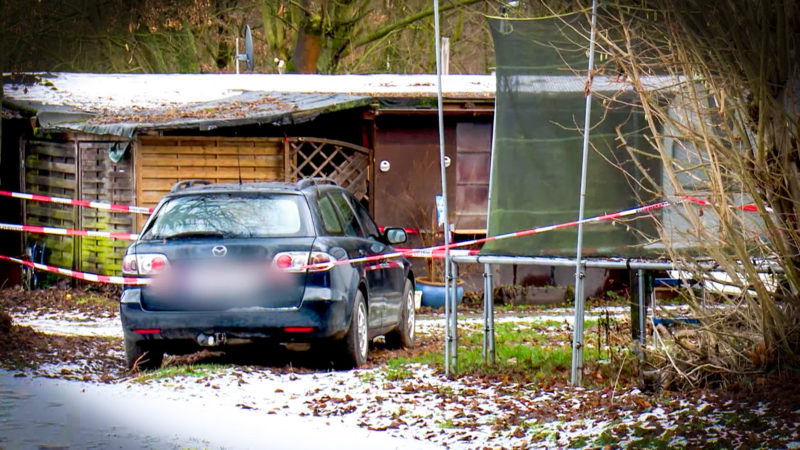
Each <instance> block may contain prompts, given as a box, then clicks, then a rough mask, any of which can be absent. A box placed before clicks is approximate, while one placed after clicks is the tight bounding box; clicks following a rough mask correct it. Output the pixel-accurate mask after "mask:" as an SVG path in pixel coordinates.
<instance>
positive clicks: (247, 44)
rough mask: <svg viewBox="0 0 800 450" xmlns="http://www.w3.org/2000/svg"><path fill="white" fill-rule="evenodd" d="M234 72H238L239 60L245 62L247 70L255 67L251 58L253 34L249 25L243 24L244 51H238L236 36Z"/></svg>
mask: <svg viewBox="0 0 800 450" xmlns="http://www.w3.org/2000/svg"><path fill="white" fill-rule="evenodd" d="M234 59H235V60H236V74H237V75H238V74H239V61H245V62H246V63H247V70H253V68H255V61H254V60H253V34H252V33H251V32H250V25H245V26H244V53H239V38H238V37H237V38H236V57H235V58H234Z"/></svg>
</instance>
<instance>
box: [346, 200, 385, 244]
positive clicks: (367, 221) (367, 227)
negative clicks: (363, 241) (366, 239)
mask: <svg viewBox="0 0 800 450" xmlns="http://www.w3.org/2000/svg"><path fill="white" fill-rule="evenodd" d="M353 203H354V205H355V208H356V213H357V214H358V218H359V219H360V220H361V226H362V227H363V228H364V232H365V233H366V234H367V236H371V237H374V238H376V239H377V238H378V237H380V235H381V233H380V231H378V226H377V225H375V221H373V220H372V217H370V215H369V212H368V211H367V208H365V207H364V205H362V204H361V203H358V202H353Z"/></svg>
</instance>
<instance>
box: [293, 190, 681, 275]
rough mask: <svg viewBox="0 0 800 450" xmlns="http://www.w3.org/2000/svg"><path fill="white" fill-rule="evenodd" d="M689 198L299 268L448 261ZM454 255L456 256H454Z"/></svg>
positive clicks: (632, 214) (669, 204)
mask: <svg viewBox="0 0 800 450" xmlns="http://www.w3.org/2000/svg"><path fill="white" fill-rule="evenodd" d="M684 201H686V199H681V200H680V201H677V202H669V201H662V202H658V203H651V204H649V205H644V206H640V207H637V208H632V209H626V210H623V211H618V212H614V213H609V214H603V215H600V216H595V217H589V218H587V219H583V220H573V221H571V222H564V223H559V224H555V225H547V226H543V227H536V228H531V229H528V230H521V231H515V232H513V233H506V234H498V235H495V236H488V237H485V238H480V239H472V240H469V241H461V242H455V243H452V244H448V245H437V246H433V247H427V248H422V249H396V250H395V251H394V252H391V253H383V254H379V255H372V256H363V257H360V258H353V259H343V260H336V261H330V262H326V263H317V264H306V265H304V266H300V267H298V269H300V270H302V269H326V268H329V267H333V266H338V265H341V264H359V263H371V262H375V261H380V260H383V259H394V258H402V257H411V258H445V257H446V255H447V253H448V251H449V253H451V254H453V250H454V249H458V248H460V247H469V246H472V245H478V244H484V243H486V242H493V241H500V240H504V239H510V238H515V237H524V236H531V235H534V234H539V233H545V232H548V231H555V230H560V229H564V228H569V227H574V226H577V225H579V224H582V223H583V224H587V223H597V222H605V221H610V220H614V219H620V218H623V217H630V216H635V215H638V214H642V213H644V212H649V211H653V210H656V209H661V208H665V207H667V206H673V205H677V204H680V203H683V202H684ZM463 252H467V253H466V254H477V253H478V252H480V250H463ZM454 256H455V255H454Z"/></svg>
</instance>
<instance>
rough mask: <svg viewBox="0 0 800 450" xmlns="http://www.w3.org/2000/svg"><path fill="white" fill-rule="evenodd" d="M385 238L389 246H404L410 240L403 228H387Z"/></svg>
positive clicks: (384, 233)
mask: <svg viewBox="0 0 800 450" xmlns="http://www.w3.org/2000/svg"><path fill="white" fill-rule="evenodd" d="M383 238H384V241H386V243H388V244H402V243H403V242H405V241H407V240H408V235H407V234H406V230H404V229H402V228H387V229H386V230H385V231H384V232H383Z"/></svg>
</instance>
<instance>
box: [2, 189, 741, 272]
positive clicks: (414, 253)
mask: <svg viewBox="0 0 800 450" xmlns="http://www.w3.org/2000/svg"><path fill="white" fill-rule="evenodd" d="M0 192H2V191H0ZM685 202H691V203H696V204H700V205H702V206H711V203H709V202H707V201H705V200H702V199H698V198H694V197H688V196H687V197H683V198H682V199H680V200H679V201H675V202H669V201H663V202H658V203H652V204H649V205H644V206H640V207H637V208H632V209H627V210H624V211H618V212H615V213H610V214H603V215H600V216H595V217H589V218H586V219H583V220H573V221H571V222H564V223H560V224H555V225H547V226H543V227H536V228H531V229H528V230H522V231H515V232H513V233H506V234H499V235H496V236H488V237H485V238H481V239H473V240H469V241H462V242H456V243H452V244H450V245H438V246H434V247H427V248H422V249H408V248H398V249H396V250H397V251H395V252H392V253H386V254H380V255H373V256H365V257H361V258H353V259H344V260H337V261H333V262H330V263H322V264H307V265H305V266H302V267H300V269H320V268H328V267H333V266H338V265H343V264H357V263H370V262H376V261H382V260H386V259H394V258H400V257H410V258H444V257H445V253H446V252H445V250H447V249H450V254H451V255H453V256H461V255H476V254H478V253H480V250H476V249H472V250H456V249H458V248H459V247H467V246H471V245H477V244H483V243H486V242H492V241H499V240H503V239H510V238H514V237H523V236H530V235H534V234H539V233H545V232H548V231H555V230H559V229H564V228H570V227H574V226H577V225H578V224H581V223H584V224H586V223H597V222H605V221H610V220H614V219H619V218H622V217H629V216H634V215H638V214H641V213H644V212H649V211H653V210H656V209H662V208H665V207H668V206H674V205H678V204H681V203H685ZM739 209H741V210H742V211H757V208H756V207H755V206H754V205H743V206H741V207H739ZM0 229H7V230H14V231H31V232H38V233H49V234H61V235H78V236H96V237H109V238H113V239H124V240H135V239H136V236H137V235H135V234H130V233H116V232H105V231H88V230H72V229H65V228H51V227H40V226H31V225H13V224H0ZM0 259H4V260H7V261H12V262H16V263H18V264H23V265H26V266H29V267H33V268H35V269H39V270H45V271H48V272H53V273H58V274H61V275H66V276H71V277H73V278H77V279H80V280H86V281H94V282H99V283H114V284H125V285H145V284H148V283H149V279H147V278H133V277H118V276H109V275H98V274H92V273H85V272H76V271H73V270H69V269H62V268H59V267H55V266H48V265H45V264H38V263H34V262H31V261H25V260H21V259H18V258H12V257H8V256H3V255H0Z"/></svg>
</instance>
